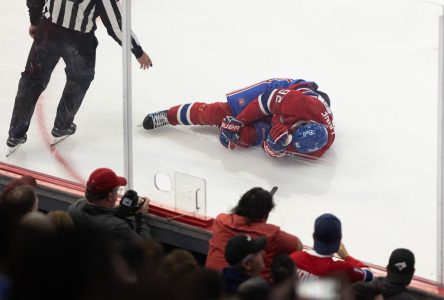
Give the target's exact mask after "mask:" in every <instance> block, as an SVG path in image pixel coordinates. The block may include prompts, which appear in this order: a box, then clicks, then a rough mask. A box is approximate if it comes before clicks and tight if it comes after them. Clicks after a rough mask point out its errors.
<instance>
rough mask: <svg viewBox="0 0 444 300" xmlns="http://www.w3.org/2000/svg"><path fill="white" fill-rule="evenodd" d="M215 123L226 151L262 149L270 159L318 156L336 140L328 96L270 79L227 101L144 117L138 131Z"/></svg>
mask: <svg viewBox="0 0 444 300" xmlns="http://www.w3.org/2000/svg"><path fill="white" fill-rule="evenodd" d="M168 124H169V125H216V126H219V127H220V142H221V143H222V145H224V146H225V147H227V148H229V149H234V148H236V146H240V147H250V146H259V145H261V146H262V148H263V149H264V151H265V153H267V154H268V155H270V156H272V157H281V156H284V155H297V156H305V157H310V158H317V157H321V156H322V155H323V154H324V153H325V152H326V151H327V150H328V149H329V148H330V146H331V144H332V143H333V141H334V139H335V128H334V123H333V115H332V112H331V110H330V100H329V98H328V96H327V94H325V93H323V92H321V91H318V86H317V84H316V83H314V82H310V81H305V80H303V79H270V80H265V81H262V82H259V83H256V84H254V85H252V86H249V87H246V88H243V89H240V90H237V91H234V92H231V93H228V94H227V102H215V103H211V104H208V103H202V102H195V103H188V104H183V105H177V106H174V107H171V108H170V109H168V110H164V111H159V112H155V113H150V114H148V115H147V116H146V117H145V119H144V121H143V128H145V129H147V130H151V129H154V128H157V127H160V126H164V125H168Z"/></svg>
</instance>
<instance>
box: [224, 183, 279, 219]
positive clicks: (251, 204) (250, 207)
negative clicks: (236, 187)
mask: <svg viewBox="0 0 444 300" xmlns="http://www.w3.org/2000/svg"><path fill="white" fill-rule="evenodd" d="M274 206H275V204H274V202H273V195H272V194H271V193H270V192H269V191H266V190H264V189H263V188H260V187H255V188H252V189H251V190H249V191H247V192H246V193H245V194H243V195H242V197H241V198H240V200H239V202H238V203H237V206H236V207H235V208H233V209H232V211H231V212H232V213H234V214H236V215H240V216H243V217H246V218H247V220H248V223H253V222H259V221H261V220H263V219H266V218H267V217H268V214H269V213H270V211H271V210H272V209H273V208H274Z"/></svg>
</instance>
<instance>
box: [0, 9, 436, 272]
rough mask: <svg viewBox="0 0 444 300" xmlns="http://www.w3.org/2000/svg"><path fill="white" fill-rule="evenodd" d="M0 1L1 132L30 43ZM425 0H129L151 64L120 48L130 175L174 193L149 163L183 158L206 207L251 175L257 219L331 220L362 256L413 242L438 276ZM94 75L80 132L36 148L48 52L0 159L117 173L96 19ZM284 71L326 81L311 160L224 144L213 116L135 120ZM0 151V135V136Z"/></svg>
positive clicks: (115, 89) (55, 96)
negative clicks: (318, 142)
mask: <svg viewBox="0 0 444 300" xmlns="http://www.w3.org/2000/svg"><path fill="white" fill-rule="evenodd" d="M3 7H4V9H2V10H1V12H0V25H1V28H4V29H3V30H2V31H1V32H0V35H1V41H2V43H1V47H0V51H1V58H2V59H1V68H0V70H1V71H0V72H1V80H0V87H1V88H0V101H1V106H0V119H1V122H0V141H1V142H2V143H5V141H6V139H7V131H8V127H9V120H10V115H11V112H12V107H13V103H14V97H15V93H16V91H17V83H18V80H19V77H20V72H21V71H22V70H23V68H24V65H25V62H26V57H27V55H28V51H29V47H30V45H31V43H32V40H31V38H29V36H28V35H27V30H28V25H29V21H28V20H29V19H28V14H27V8H26V6H25V3H24V2H23V1H8V2H7V3H6V4H4V6H3ZM442 11H443V9H442V6H441V5H440V2H439V1H420V0H374V1H362V0H358V1H356V0H312V1H300V0H278V1H273V2H271V1H265V0H242V1H239V0H225V1H208V0H191V1H179V0H168V1H150V0H133V1H132V18H133V31H134V32H135V33H136V35H137V37H138V39H139V40H140V42H141V43H142V46H143V47H144V49H145V50H146V52H148V53H149V55H150V56H151V58H152V60H153V62H154V67H153V68H152V69H150V70H149V71H141V70H139V69H138V65H137V62H136V60H135V59H133V73H132V76H133V108H134V110H133V119H134V124H133V125H134V126H133V135H134V178H135V181H134V186H135V189H136V190H137V191H138V192H139V193H140V194H144V195H147V196H149V197H151V198H153V199H154V200H155V201H156V202H159V203H162V204H165V205H170V206H174V205H175V200H174V191H172V192H170V193H167V192H162V191H158V190H156V188H155V186H154V184H153V176H154V174H155V173H157V172H163V173H164V174H168V175H170V176H171V177H172V178H173V179H174V174H175V173H176V172H178V173H186V174H189V175H192V176H196V177H200V178H204V179H205V181H206V199H207V211H206V213H207V214H208V215H209V216H216V215H217V214H218V213H220V212H226V211H228V210H229V209H231V208H232V207H233V206H234V205H235V204H236V203H237V201H238V199H239V197H240V195H241V194H242V193H244V192H245V191H246V190H248V189H250V188H251V187H254V186H261V187H264V188H271V187H273V186H279V190H278V192H277V194H276V196H275V199H276V202H277V206H276V208H275V210H274V212H272V214H271V216H270V219H269V221H270V222H272V223H275V224H278V225H280V226H281V227H282V228H283V229H284V230H286V231H289V232H292V233H294V234H296V235H298V236H299V237H300V238H301V239H302V241H303V243H304V244H306V245H311V244H312V238H311V234H312V232H313V223H314V219H315V218H316V217H317V216H318V215H320V214H322V213H326V212H330V213H334V214H336V215H337V216H338V217H339V218H340V219H341V220H342V224H343V241H344V243H345V245H346V247H347V248H348V250H349V252H350V253H351V254H352V255H353V256H355V257H357V258H360V259H362V260H365V261H368V262H372V263H375V264H379V265H382V266H384V265H386V264H387V261H388V257H389V255H390V253H391V251H392V250H393V249H395V248H398V247H407V248H410V249H411V250H413V252H414V253H415V254H416V259H417V263H416V269H417V273H416V274H417V275H420V276H423V277H427V278H430V279H435V278H436V173H437V150H436V149H437V93H438V92H437V91H438V89H437V79H438V78H437V77H438V18H439V16H440V15H441V14H442ZM98 27H99V28H98V30H97V37H98V39H99V43H100V44H99V47H98V50H97V67H96V78H95V80H94V81H93V83H92V85H91V88H90V90H89V91H88V94H87V96H86V98H85V101H84V104H83V106H82V107H81V109H80V111H79V113H78V115H77V117H76V120H75V122H76V124H77V126H78V131H77V133H76V134H75V136H73V137H70V138H69V139H68V140H66V141H65V142H63V143H62V144H60V145H59V146H58V147H57V150H56V152H52V151H50V148H49V147H48V145H47V144H48V141H49V132H50V130H51V128H52V124H53V120H54V116H55V111H56V107H57V103H58V101H59V98H60V95H61V91H62V89H63V85H64V81H65V74H64V70H63V68H64V64H63V62H60V63H59V65H58V66H57V68H56V70H55V71H54V73H53V76H52V79H51V83H50V85H49V86H48V88H47V90H46V91H45V92H44V93H43V95H42V97H41V99H40V101H39V104H38V106H37V109H36V113H35V115H34V118H33V122H32V124H31V127H30V130H29V132H28V142H27V143H26V144H25V145H24V146H23V147H22V148H21V149H19V150H18V152H16V153H15V154H14V155H13V156H11V157H9V158H6V157H5V156H4V155H2V156H1V159H0V160H1V161H3V162H6V163H8V164H14V165H18V166H21V167H25V168H28V169H31V170H35V171H39V172H42V173H47V174H50V175H54V176H58V177H61V178H64V179H68V180H72V181H76V182H84V181H85V180H86V179H87V177H88V175H89V173H90V172H91V171H92V170H93V169H95V168H97V167H102V166H107V167H110V168H113V169H115V170H116V171H117V173H120V174H122V173H123V158H122V157H123V135H122V129H121V128H122V122H123V121H122V100H121V99H122V96H121V95H122V83H121V82H122V80H121V79H122V75H121V70H122V68H121V50H120V48H119V47H118V45H117V44H116V43H115V42H114V41H113V40H112V39H111V38H110V37H109V36H107V34H106V30H105V29H104V27H103V24H100V23H99V24H98ZM273 77H291V78H303V79H306V80H313V81H316V82H317V83H318V84H319V86H320V89H321V90H322V91H325V92H327V93H328V94H329V96H330V98H331V101H332V106H331V107H332V111H333V114H334V117H335V123H336V135H337V136H336V140H335V143H334V144H333V146H332V148H331V150H330V151H329V152H327V154H326V155H325V156H324V157H323V158H322V159H319V160H317V161H309V160H304V159H295V158H285V159H281V160H274V159H271V158H269V157H267V156H266V155H265V154H264V153H263V152H262V150H261V149H259V148H257V149H246V150H235V151H229V150H227V149H225V148H223V147H222V146H221V145H220V144H219V141H218V130H217V129H216V128H211V127H192V128H191V127H186V128H185V127H182V128H179V127H164V128H160V129H158V130H155V131H152V132H147V131H144V130H143V129H140V128H137V127H136V125H137V123H141V122H142V120H143V118H144V116H145V114H146V113H148V112H153V111H157V110H161V109H167V108H169V107H170V106H172V105H175V104H182V103H187V102H190V101H203V102H212V101H223V100H224V96H225V93H227V92H229V91H231V90H234V89H238V88H241V87H244V86H247V85H250V84H252V83H255V82H258V81H261V80H264V79H268V78H273ZM2 149H3V150H2V151H4V152H6V146H5V145H4V146H3V148H2Z"/></svg>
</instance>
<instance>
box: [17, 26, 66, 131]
mask: <svg viewBox="0 0 444 300" xmlns="http://www.w3.org/2000/svg"><path fill="white" fill-rule="evenodd" d="M42 30H44V28H41V29H40V31H42ZM54 44H55V42H54V41H53V40H49V39H48V38H47V37H46V35H45V34H44V33H42V32H40V33H38V37H37V38H36V40H35V41H34V42H33V44H32V47H31V50H30V51H29V55H28V60H27V62H26V67H25V71H24V72H23V73H22V76H21V78H20V81H19V85H18V91H17V96H16V97H15V103H14V109H13V112H12V117H11V124H10V128H9V135H12V136H14V137H16V138H22V137H23V136H24V135H25V134H26V132H27V131H28V128H29V124H30V122H31V118H32V115H33V114H34V109H35V105H36V104H37V100H38V98H39V97H40V94H41V93H42V92H43V91H44V90H45V88H46V86H47V85H48V82H49V79H50V78H51V73H52V71H53V70H54V67H55V66H56V64H57V62H58V61H59V59H60V56H59V54H58V51H57V47H56V46H55V45H54Z"/></svg>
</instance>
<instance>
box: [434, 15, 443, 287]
mask: <svg viewBox="0 0 444 300" xmlns="http://www.w3.org/2000/svg"><path fill="white" fill-rule="evenodd" d="M443 18H444V17H443V16H441V17H440V18H439V31H438V32H439V58H438V65H439V74H438V183H437V185H438V197H437V198H438V201H437V230H436V232H437V238H436V240H437V248H436V252H437V253H436V255H437V258H436V268H437V269H436V279H437V281H438V283H440V284H441V285H444V205H443V203H444V182H443V180H444V177H443V175H444V155H443V154H444V153H443V151H444V137H443V134H444V128H443V126H444V122H443V117H444V99H443V96H444V95H443V92H444V77H443V76H444V65H443V64H444V36H443V34H444V28H443V26H444V19H443Z"/></svg>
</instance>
